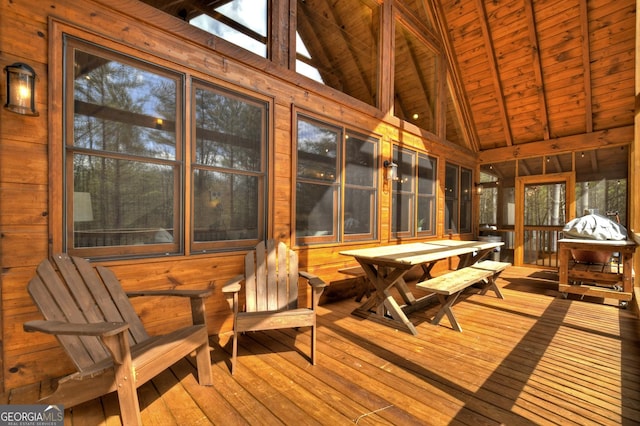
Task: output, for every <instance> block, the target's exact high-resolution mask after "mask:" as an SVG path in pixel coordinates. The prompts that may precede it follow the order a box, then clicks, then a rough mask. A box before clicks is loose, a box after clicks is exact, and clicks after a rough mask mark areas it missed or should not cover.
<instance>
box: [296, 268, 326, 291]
mask: <svg viewBox="0 0 640 426" xmlns="http://www.w3.org/2000/svg"><path fill="white" fill-rule="evenodd" d="M298 275H300V276H301V277H302V278H304V279H306V280H307V282H308V283H309V285H310V286H311V287H314V288H320V287H326V286H327V284H326V283H325V282H324V281H322V279H321V278H320V277H318V276H317V275H313V274H310V273H308V272H305V271H298Z"/></svg>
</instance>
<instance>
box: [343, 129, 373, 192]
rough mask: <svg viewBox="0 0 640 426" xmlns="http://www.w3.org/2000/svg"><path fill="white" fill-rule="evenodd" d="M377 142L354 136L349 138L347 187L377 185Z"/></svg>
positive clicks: (347, 146) (347, 148) (347, 145)
mask: <svg viewBox="0 0 640 426" xmlns="http://www.w3.org/2000/svg"><path fill="white" fill-rule="evenodd" d="M375 142H376V141H370V140H364V139H363V138H359V137H357V136H353V135H349V136H348V138H347V144H346V154H345V157H346V159H345V162H346V177H345V182H346V183H347V185H359V186H367V187H372V186H374V185H375V170H376V167H375V160H376V159H375V150H376V144H375Z"/></svg>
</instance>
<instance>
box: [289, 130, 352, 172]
mask: <svg viewBox="0 0 640 426" xmlns="http://www.w3.org/2000/svg"><path fill="white" fill-rule="evenodd" d="M341 139H342V136H341V132H340V130H339V129H336V128H333V127H328V126H323V125H321V124H319V123H312V122H310V121H305V120H302V119H300V120H298V176H299V177H301V178H306V179H311V180H318V181H328V182H335V181H336V179H337V176H338V173H337V168H338V164H337V153H338V142H339V141H340V140H341Z"/></svg>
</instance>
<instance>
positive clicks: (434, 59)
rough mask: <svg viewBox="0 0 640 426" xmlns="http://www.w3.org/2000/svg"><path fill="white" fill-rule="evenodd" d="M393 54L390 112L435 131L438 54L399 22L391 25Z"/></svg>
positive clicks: (438, 69)
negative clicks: (393, 40)
mask: <svg viewBox="0 0 640 426" xmlns="http://www.w3.org/2000/svg"><path fill="white" fill-rule="evenodd" d="M394 54H395V69H394V73H393V75H394V78H393V87H394V96H393V98H394V100H395V104H394V109H393V111H394V115H395V116H396V117H398V118H400V119H402V120H405V121H408V122H410V123H414V124H415V125H416V126H419V127H420V128H422V129H424V130H428V131H430V132H431V133H436V131H437V128H436V127H437V122H438V111H437V106H438V105H439V103H438V97H439V93H438V83H439V82H438V78H439V77H438V75H439V72H440V68H439V65H438V64H439V60H438V58H439V56H438V54H437V53H436V52H435V51H434V50H433V49H432V48H431V47H429V46H428V45H427V43H425V42H424V41H423V40H422V39H420V38H419V37H418V36H417V35H416V33H415V32H414V31H412V30H411V29H409V27H407V26H405V25H403V24H402V23H401V22H396V26H395V51H394Z"/></svg>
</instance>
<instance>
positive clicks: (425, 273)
mask: <svg viewBox="0 0 640 426" xmlns="http://www.w3.org/2000/svg"><path fill="white" fill-rule="evenodd" d="M436 263H438V261H437V260H436V261H435V262H429V263H423V264H422V265H420V266H421V267H422V276H421V277H420V279H419V280H418V282H422V281H425V280H427V279H429V280H430V279H431V278H433V277H432V276H431V270H432V269H433V267H434V266H435V265H436Z"/></svg>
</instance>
